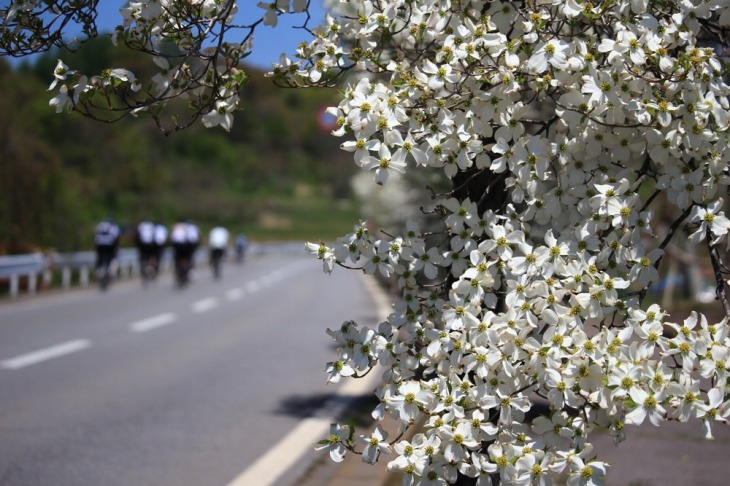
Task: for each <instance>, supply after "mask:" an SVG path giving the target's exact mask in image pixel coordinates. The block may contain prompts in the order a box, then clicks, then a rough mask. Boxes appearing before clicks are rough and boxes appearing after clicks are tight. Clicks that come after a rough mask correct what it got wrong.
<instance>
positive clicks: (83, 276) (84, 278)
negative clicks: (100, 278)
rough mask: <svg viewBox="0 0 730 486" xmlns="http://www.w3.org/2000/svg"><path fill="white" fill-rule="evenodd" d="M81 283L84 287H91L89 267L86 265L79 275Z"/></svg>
mask: <svg viewBox="0 0 730 486" xmlns="http://www.w3.org/2000/svg"><path fill="white" fill-rule="evenodd" d="M79 283H80V284H81V286H82V287H88V286H89V267H87V266H86V265H84V266H83V267H81V271H80V274H79Z"/></svg>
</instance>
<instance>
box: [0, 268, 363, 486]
mask: <svg viewBox="0 0 730 486" xmlns="http://www.w3.org/2000/svg"><path fill="white" fill-rule="evenodd" d="M350 318H354V319H356V320H359V321H360V322H362V323H367V324H371V325H372V324H373V323H374V322H375V321H376V319H377V316H376V309H375V306H374V305H373V301H372V299H371V296H370V294H368V292H367V291H366V289H365V287H364V285H363V282H362V280H361V278H360V277H359V276H358V275H357V274H356V272H352V271H346V270H342V271H335V272H334V273H333V274H332V275H329V276H328V275H325V274H323V272H322V270H321V265H320V264H319V262H317V261H316V260H314V259H312V258H311V257H308V256H304V255H302V256H292V255H289V256H278V257H259V258H255V259H254V258H252V259H249V260H248V261H247V262H246V264H245V265H243V266H241V267H238V266H235V265H233V264H229V265H227V266H226V267H225V268H224V271H223V279H222V280H221V281H214V280H213V278H212V275H211V273H210V271H209V270H208V269H207V268H200V269H198V274H197V276H196V278H195V280H194V282H193V283H192V284H191V285H190V286H189V287H188V288H186V289H183V290H176V289H175V288H174V287H173V284H172V279H171V276H169V275H163V276H161V277H160V279H159V280H158V281H157V282H154V283H153V284H152V285H150V286H148V287H147V288H143V287H142V285H141V283H140V282H139V281H138V280H132V281H126V282H114V283H113V284H112V286H111V288H110V290H109V291H108V292H106V293H101V292H100V291H99V290H97V289H95V288H90V289H87V290H81V291H72V292H67V293H62V294H56V295H51V296H39V297H36V298H32V299H26V300H23V301H20V302H5V303H2V304H0V485H3V486H6V485H11V486H15V485H18V486H34V485H38V486H48V485H54V486H86V485H106V486H113V485H125V486H126V485H135V486H145V485H155V486H166V485H176V486H186V485H206V486H207V485H225V484H228V482H229V481H231V480H232V479H233V478H235V477H236V476H237V475H239V473H241V471H242V470H245V469H246V468H247V466H248V465H249V464H251V463H252V462H254V461H255V460H256V459H257V458H258V457H259V456H261V455H262V454H263V453H265V452H266V451H267V450H268V449H269V448H271V447H272V446H273V445H274V444H276V443H277V442H278V441H279V440H280V439H281V438H282V437H283V436H285V435H286V434H287V432H288V431H289V430H291V429H292V428H294V427H295V426H296V425H297V424H298V423H300V422H301V420H302V418H303V417H307V416H309V415H311V414H312V412H313V411H314V410H316V409H317V408H318V407H321V405H322V404H323V403H324V401H325V400H326V399H327V398H328V397H330V396H331V395H332V394H333V392H334V390H335V387H334V385H327V384H326V383H325V378H326V375H325V373H324V363H325V362H326V361H327V360H330V359H332V357H333V356H334V347H333V345H332V341H331V339H330V338H329V336H327V335H326V334H325V332H324V330H325V329H326V328H327V327H336V326H339V325H340V324H341V322H342V321H343V320H346V319H350ZM313 459H315V456H314V455H312V460H313Z"/></svg>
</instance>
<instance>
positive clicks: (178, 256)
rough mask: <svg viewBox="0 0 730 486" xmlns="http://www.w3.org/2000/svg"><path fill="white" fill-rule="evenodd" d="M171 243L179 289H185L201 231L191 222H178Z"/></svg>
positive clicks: (173, 228)
mask: <svg viewBox="0 0 730 486" xmlns="http://www.w3.org/2000/svg"><path fill="white" fill-rule="evenodd" d="M170 243H171V244H172V249H173V251H174V259H175V277H176V281H177V284H178V286H179V287H183V286H185V285H186V284H187V283H188V281H189V280H190V271H191V270H192V268H193V266H194V263H195V261H194V256H195V250H196V249H197V248H198V244H199V243H200V231H199V230H198V227H197V226H196V225H195V224H193V223H192V222H190V221H178V222H177V223H175V225H174V226H173V227H172V231H171V232H170Z"/></svg>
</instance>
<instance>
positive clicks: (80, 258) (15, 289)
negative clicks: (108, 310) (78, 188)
mask: <svg viewBox="0 0 730 486" xmlns="http://www.w3.org/2000/svg"><path fill="white" fill-rule="evenodd" d="M305 252H306V250H305V248H304V243H303V242H289V241H287V242H273V243H251V244H249V246H248V248H247V249H246V255H249V256H261V255H272V254H304V253H305ZM171 253H172V252H171V251H169V249H167V248H166V249H165V252H164V253H163V257H162V261H161V262H160V265H161V268H163V269H164V268H167V267H168V266H170V265H171V263H172V255H171ZM196 260H197V261H200V262H207V260H208V251H207V248H206V247H201V248H199V249H198V252H197V254H196ZM115 263H116V272H117V276H118V277H133V276H135V275H138V274H139V254H138V253H137V250H136V249H135V248H120V249H119V252H118V254H117V258H116V262H115ZM95 265H96V252H93V251H80V252H74V253H56V252H52V253H30V254H25V255H6V256H0V280H7V281H9V284H10V297H13V298H15V297H17V296H18V295H19V294H20V287H21V285H20V284H21V282H23V283H24V284H25V287H26V288H27V291H28V293H29V294H35V293H36V292H37V291H38V285H39V279H40V281H41V282H43V284H44V286H50V285H51V283H52V280H53V275H54V273H56V272H60V275H61V287H62V288H64V289H68V288H70V287H71V283H72V279H73V275H74V274H78V281H79V284H80V285H81V286H82V287H86V286H88V285H89V276H90V273H91V271H92V269H93V268H94V266H95Z"/></svg>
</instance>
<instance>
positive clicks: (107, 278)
mask: <svg viewBox="0 0 730 486" xmlns="http://www.w3.org/2000/svg"><path fill="white" fill-rule="evenodd" d="M112 262H113V259H112V258H111V256H110V255H100V256H99V262H98V264H97V266H96V279H97V280H98V282H99V289H101V291H102V292H106V291H107V289H109V284H110V283H111V280H112V274H113V271H112Z"/></svg>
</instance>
